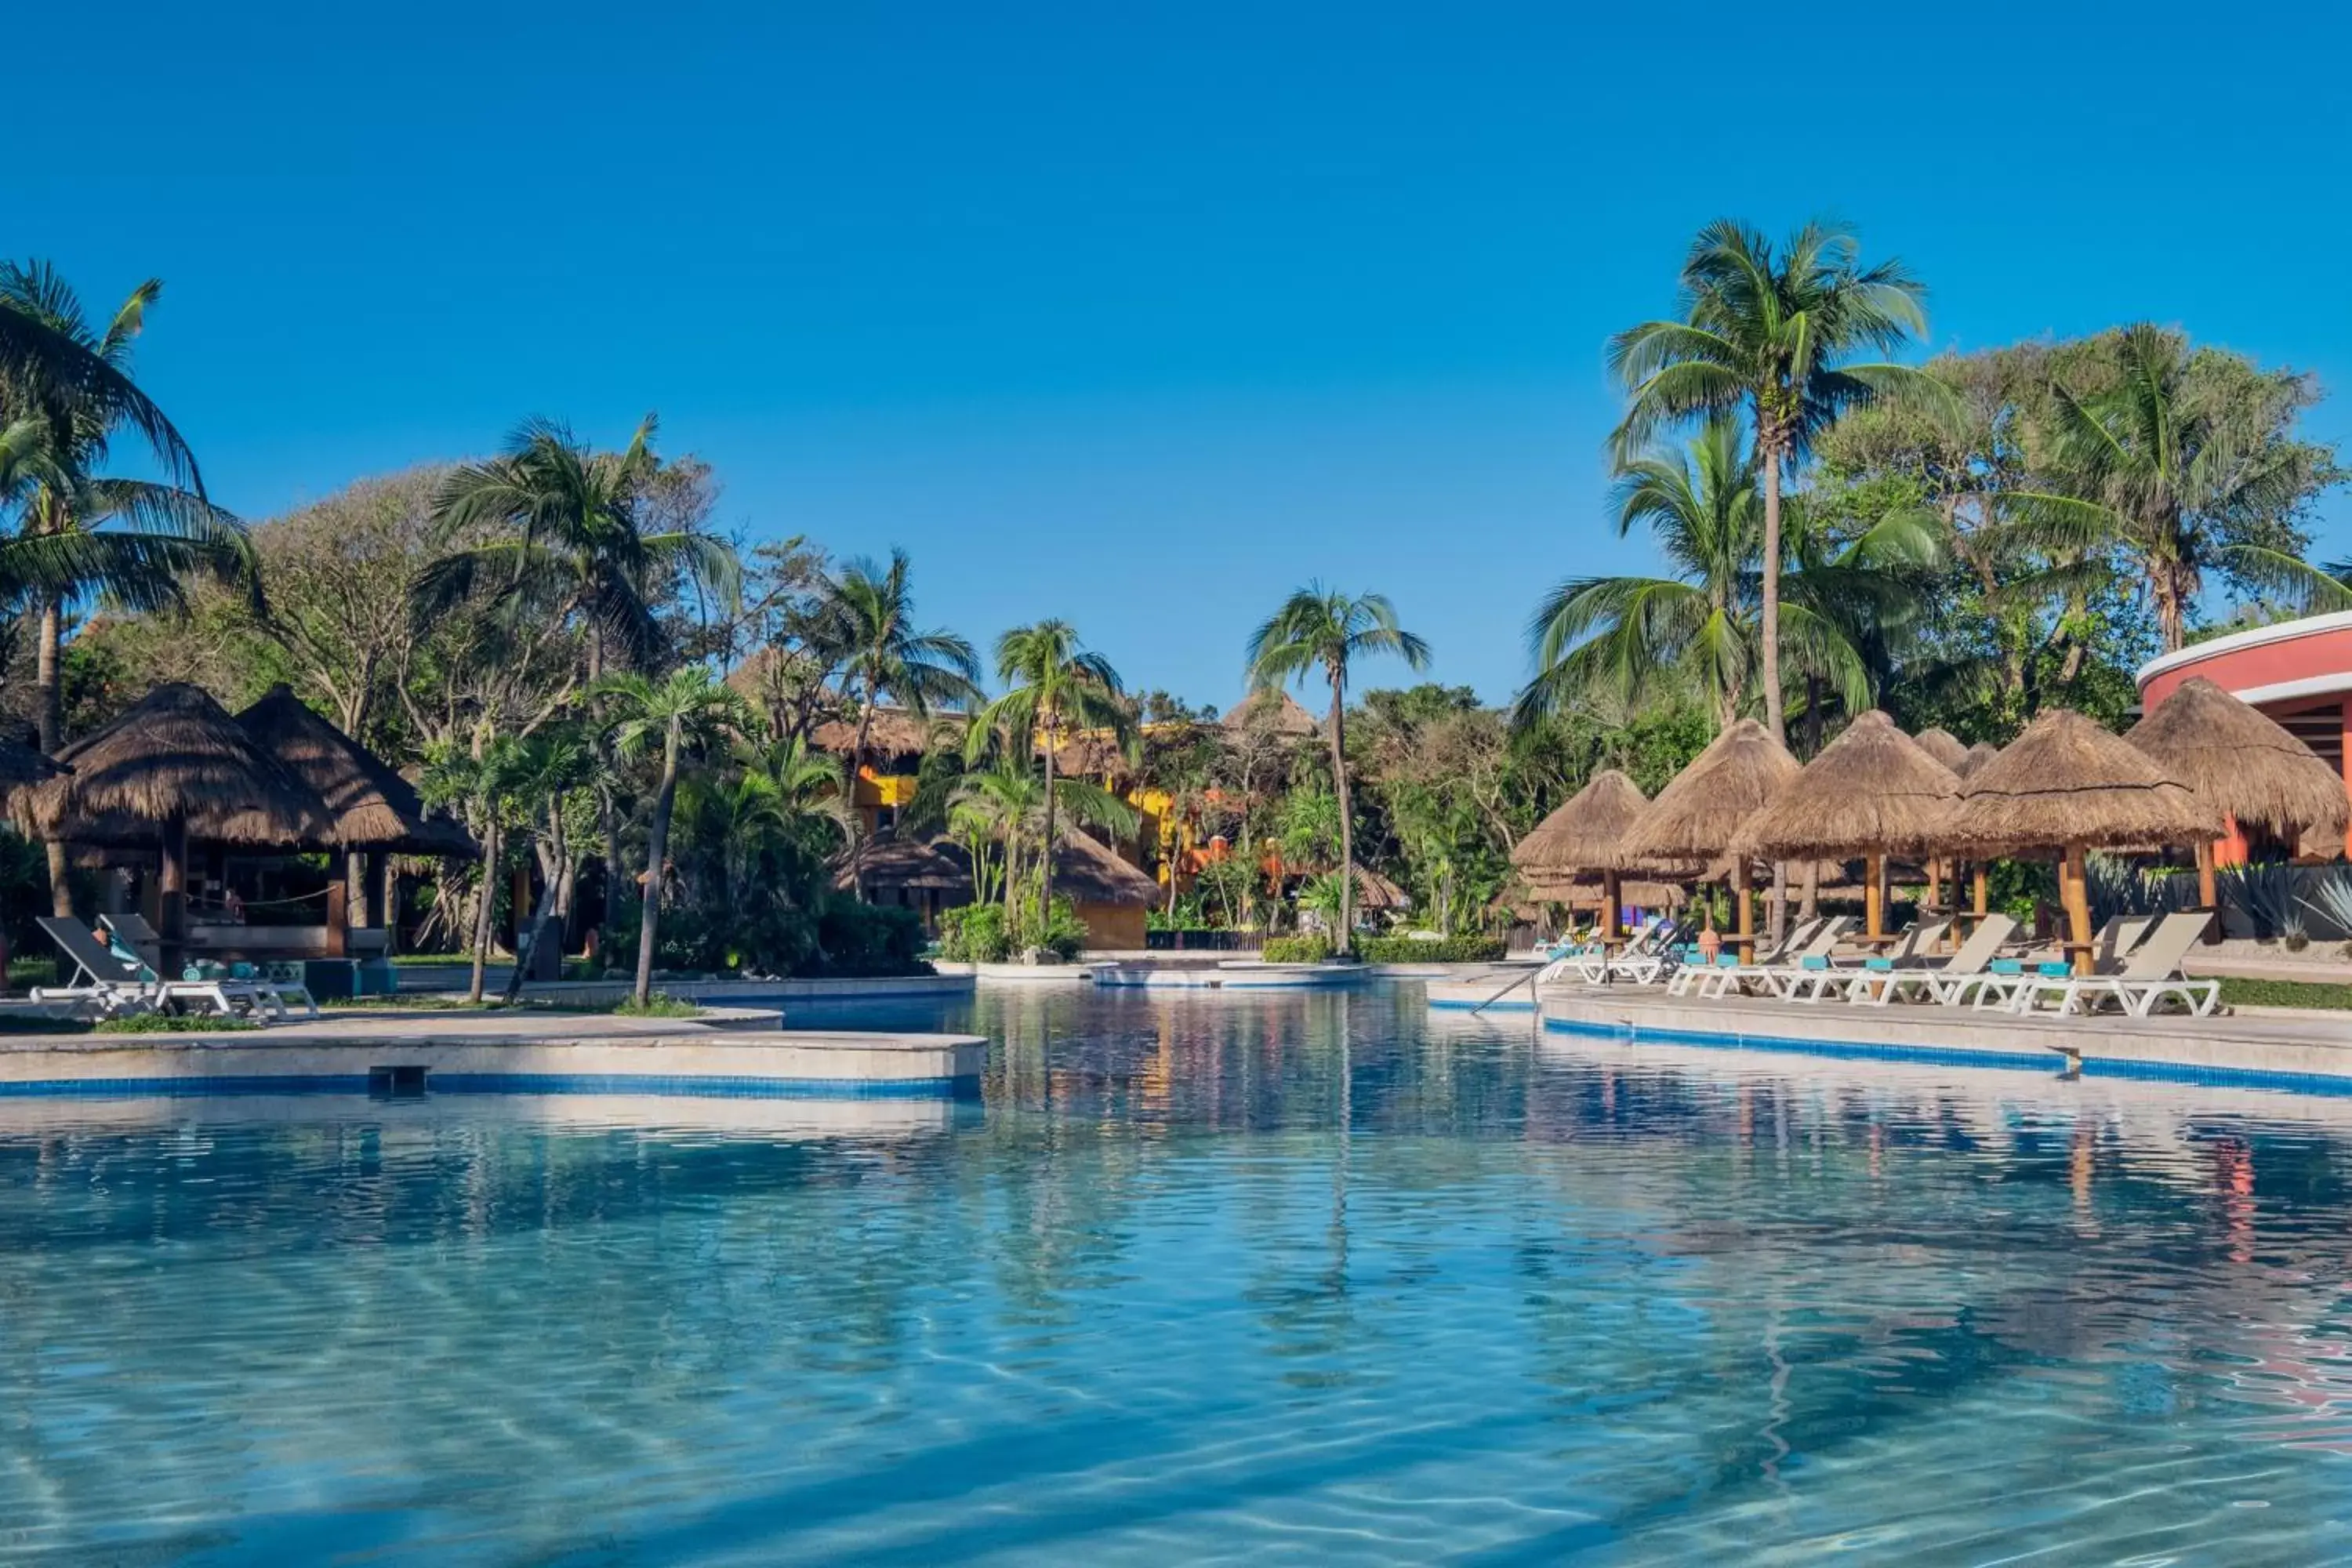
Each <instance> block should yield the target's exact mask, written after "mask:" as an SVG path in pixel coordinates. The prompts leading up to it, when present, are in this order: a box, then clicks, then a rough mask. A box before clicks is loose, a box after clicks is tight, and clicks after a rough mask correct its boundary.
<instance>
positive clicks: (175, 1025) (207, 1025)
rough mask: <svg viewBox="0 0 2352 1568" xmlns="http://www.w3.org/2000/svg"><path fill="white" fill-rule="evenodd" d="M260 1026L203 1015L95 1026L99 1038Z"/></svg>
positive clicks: (147, 1016) (140, 1016) (136, 1017)
mask: <svg viewBox="0 0 2352 1568" xmlns="http://www.w3.org/2000/svg"><path fill="white" fill-rule="evenodd" d="M259 1027H261V1026H260V1025H258V1024H257V1023H255V1022H254V1021H253V1020H252V1019H250V1018H231V1017H225V1016H221V1015H219V1014H214V1013H204V1014H194V1013H133V1014H131V1016H128V1017H124V1018H108V1019H106V1020H104V1021H103V1022H101V1023H100V1024H99V1025H98V1026H97V1029H96V1032H97V1033H99V1034H101V1035H196V1034H205V1035H210V1034H216V1033H219V1032H221V1031H224V1030H236V1029H257V1028H259Z"/></svg>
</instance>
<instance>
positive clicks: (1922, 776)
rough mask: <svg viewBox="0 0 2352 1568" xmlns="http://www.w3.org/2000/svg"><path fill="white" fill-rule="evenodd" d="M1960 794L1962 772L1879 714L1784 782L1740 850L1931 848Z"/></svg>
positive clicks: (1742, 836) (1807, 852)
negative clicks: (1945, 762) (1929, 752)
mask: <svg viewBox="0 0 2352 1568" xmlns="http://www.w3.org/2000/svg"><path fill="white" fill-rule="evenodd" d="M1959 790H1960V780H1959V775H1958V774H1957V773H1953V772H1952V770H1951V769H1949V768H1948V767H1946V766H1945V765H1944V764H1943V763H1939V762H1937V760H1936V759H1935V758H1933V757H1931V756H1929V755H1928V754H1927V752H1926V751H1925V750H1924V749H1923V748H1922V747H1921V746H1920V744H1919V742H1916V741H1914V740H1913V739H1912V738H1911V737H1910V736H1908V735H1906V734H1905V733H1904V732H1903V731H1900V730H1898V729H1896V728H1895V721H1894V720H1892V719H1889V718H1888V717H1887V716H1886V715H1885V714H1884V713H1881V712H1879V711H1878V710H1875V709H1873V710H1871V711H1870V712H1867V713H1864V714H1863V715H1861V716H1860V717H1859V718H1857V719H1855V720H1854V721H1853V723H1851V724H1849V725H1847V726H1846V727H1845V729H1844V731H1843V732H1842V733H1841V734H1840V735H1839V736H1838V738H1837V739H1836V740H1834V741H1832V742H1830V743H1829V744H1828V745H1826V746H1823V747H1822V752H1821V755H1819V756H1817V757H1815V758H1814V759H1813V760H1812V761H1811V762H1810V763H1806V764H1805V765H1804V767H1803V769H1802V770H1801V771H1800V772H1799V773H1798V774H1797V776H1796V777H1795V778H1793V779H1791V780H1790V781H1789V782H1788V783H1787V784H1783V785H1781V786H1780V790H1779V791H1778V792H1777V793H1775V794H1774V795H1773V796H1772V799H1771V801H1770V802H1769V804H1768V805H1766V806H1765V807H1764V809H1763V810H1761V811H1759V812H1758V813H1757V814H1756V815H1755V816H1751V817H1749V818H1748V820H1747V822H1746V823H1745V824H1743V825H1742V826H1741V827H1740V829H1739V832H1738V835H1737V837H1736V839H1735V843H1734V847H1735V849H1736V850H1738V852H1741V853H1745V854H1751V855H1759V856H1762V857H1764V858H1767V859H1775V860H1780V859H1788V858H1801V857H1815V856H1837V855H1851V854H1855V853H1869V854H1874V855H1883V854H1887V853H1890V852H1900V851H1906V850H1924V849H1926V848H1927V847H1930V846H1931V845H1933V844H1935V843H1936V842H1937V836H1938V835H1939V834H1940V833H1941V831H1942V828H1943V823H1944V818H1945V816H1947V815H1948V812H1949V811H1950V809H1951V805H1952V801H1953V798H1954V797H1955V796H1956V795H1958V794H1959Z"/></svg>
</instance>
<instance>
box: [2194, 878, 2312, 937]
mask: <svg viewBox="0 0 2352 1568" xmlns="http://www.w3.org/2000/svg"><path fill="white" fill-rule="evenodd" d="M2295 880H2296V878H2295V870H2294V867H2292V866H2231V867H2224V868H2222V869H2221V871H2220V872H2218V873H2217V874H2216V875H2215V877H2214V888H2215V890H2216V891H2217V892H2218V893H2219V894H2220V895H2221V907H2222V908H2223V909H2225V910H2237V911H2238V912H2239V913H2241V914H2242V915H2244V916H2245V917H2246V920H2247V921H2249V922H2250V923H2251V924H2252V926H2253V928H2254V936H2255V937H2256V939H2258V940H2263V941H2268V940H2273V939H2276V940H2282V941H2285V942H2292V943H2295V944H2297V945H2300V944H2301V942H2302V941H2303V937H2304V923H2303V901H2302V900H2300V899H2298V898H2297V897H2296V896H2295Z"/></svg>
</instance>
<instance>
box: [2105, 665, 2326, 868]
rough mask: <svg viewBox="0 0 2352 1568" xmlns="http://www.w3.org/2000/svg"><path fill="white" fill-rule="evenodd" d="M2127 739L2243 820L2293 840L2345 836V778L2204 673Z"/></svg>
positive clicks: (2211, 801)
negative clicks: (2307, 834) (2309, 836)
mask: <svg viewBox="0 0 2352 1568" xmlns="http://www.w3.org/2000/svg"><path fill="white" fill-rule="evenodd" d="M2124 739H2125V740H2126V741H2128V742H2131V743H2132V744H2133V745H2135V746H2137V747H2138V748H2139V749H2140V750H2141V751H2143V752H2147V754H2148V755H2149V756H2151V757H2153V758H2155V759H2156V761H2157V763H2158V765H2159V766H2160V767H2162V768H2163V769H2164V771H2165V772H2167V773H2170V774H2171V775H2172V776H2173V777H2175V778H2177V779H2179V781H2180V782H2181V783H2183V784H2187V785H2188V786H2189V788H2190V789H2192V790H2194V791H2195V792H2196V793H2197V795H2198V796H2199V797H2200V799H2202V800H2203V801H2204V802H2205V804H2206V805H2210V806H2211V807H2212V808H2213V809H2215V810H2217V811H2226V812H2228V813H2229V814H2230V815H2231V816H2233V817H2236V818H2237V819H2238V821H2239V822H2240V823H2242V824H2246V825H2249V826H2259V827H2262V828H2263V829H2265V830H2266V831H2268V832H2269V833H2271V834H2272V835H2273V836H2274V837H2280V838H2284V839H2286V840H2287V841H2288V842H2290V843H2293V842H2294V841H2295V840H2296V839H2298V838H2299V837H2301V836H2302V835H2304V834H2305V833H2311V834H2314V835H2315V836H2318V837H2327V838H2331V839H2334V840H2335V841H2336V843H2337V844H2338V845H2339V846H2340V845H2341V843H2342V842H2343V838H2344V821H2345V816H2346V815H2347V810H2352V802H2347V797H2346V795H2345V791H2344V781H2343V780H2342V779H2341V778H2339V777H2337V776H2336V770H2335V769H2334V768H2332V767H2329V766H2328V765H2327V764H2326V763H2324V762H2321V761H2320V760H2319V758H2318V756H2317V755H2316V754H2315V752H2313V751H2312V750H2311V748H2310V747H2308V746H2306V745H2305V744H2304V743H2303V742H2301V741H2298V740H2296V739H2295V738H2294V736H2293V735H2291V734H2289V733H2288V732H2287V731H2285V729H2284V728H2283V727H2282V726H2281V725H2279V724H2278V723H2277V722H2276V721H2273V719H2271V718H2270V716H2269V715H2267V714H2265V713H2263V712H2262V711H2261V710H2259V709H2256V708H2253V707H2252V706H2250V705H2249V704H2247V703H2244V702H2242V701H2240V700H2238V699H2236V698H2235V697H2232V696H2231V695H2230V694H2229V693H2228V692H2226V691H2224V690H2222V689H2221V688H2220V687H2218V686H2216V685H2214V684H2213V683H2212V682H2211V681H2210V680H2208V679H2205V678H2204V677H2203V676H2201V675H2195V676H2191V677H2189V679H2187V680H2185V681H2183V682H2181V684H2180V688H2179V689H2178V690H2176V691H2175V692H2173V694H2172V695H2171V696H2169V697H2168V698H2166V699H2165V700H2163V701H2162V702H2159V703H2158V704H2157V706H2156V710H2155V711H2154V712H2152V713H2150V714H2148V715H2147V717H2146V718H2145V719H2142V720H2141V721H2139V722H2138V723H2137V724H2135V725H2133V726H2132V727H2131V729H2129V730H2128V731H2125V733H2124Z"/></svg>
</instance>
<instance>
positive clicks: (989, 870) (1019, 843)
mask: <svg viewBox="0 0 2352 1568" xmlns="http://www.w3.org/2000/svg"><path fill="white" fill-rule="evenodd" d="M1048 765H1049V767H1050V760H1049V764H1048ZM1057 819H1058V820H1060V821H1064V822H1075V823H1076V824H1078V825H1079V826H1082V827H1101V828H1107V829H1108V830H1109V831H1111V832H1113V833H1133V832H1134V831H1135V829H1136V825H1137V824H1138V822H1139V820H1140V814H1139V812H1137V810H1136V809H1135V807H1133V806H1131V805H1129V804H1128V803H1127V802H1125V801H1123V800H1121V799H1119V798H1118V796H1117V795H1113V794H1111V793H1110V791H1108V790H1107V789H1105V788H1103V787H1102V786H1101V785H1100V784H1090V783H1088V782H1087V780H1085V779H1074V778H1068V777H1063V778H1053V777H1051V776H1050V773H1049V772H1048V771H1047V770H1045V769H1040V768H1038V767H1034V766H1032V765H1031V760H1030V759H1029V758H1027V757H1024V756H1023V755H1021V753H1020V752H1018V751H1017V750H1015V749H1013V747H1011V746H1009V745H1008V746H1003V747H1000V748H998V749H997V751H996V754H995V755H994V756H993V757H992V759H991V760H990V762H989V764H988V765H987V766H986V767H983V768H978V769H975V770H974V771H972V772H970V773H965V774H964V775H963V777H962V778H961V779H960V780H958V781H957V783H956V787H955V793H954V795H953V796H952V798H951V800H950V805H949V808H948V826H949V828H950V831H951V832H953V833H956V834H957V835H959V836H960V837H961V838H962V840H963V842H964V846H965V847H966V849H967V850H968V851H969V852H970V853H971V875H972V898H973V901H974V902H976V903H985V902H987V901H988V900H990V899H991V898H992V897H994V896H996V895H998V894H1000V893H1001V894H1002V895H1003V899H1004V916H1005V920H1006V921H1007V922H1008V923H1007V925H1006V927H1005V929H1006V930H1007V931H1013V930H1014V929H1015V928H1016V926H1017V924H1018V921H1017V920H1016V919H1015V916H1016V913H1017V910H1018V903H1017V900H1018V895H1019V893H1020V889H1021V887H1022V882H1023V868H1024V862H1025V860H1026V858H1027V857H1028V855H1029V853H1030V852H1031V851H1032V850H1033V849H1034V852H1035V854H1036V858H1037V859H1038V862H1039V875H1040V876H1041V877H1042V878H1046V879H1050V878H1051V876H1052V874H1053V871H1052V860H1053V842H1054V840H1053V834H1054V832H1055V827H1054V824H1055V821H1056V820H1057ZM990 844H994V845H996V846H997V847H998V853H999V856H1000V857H1001V858H1000V860H999V861H998V863H997V865H996V866H994V867H991V866H990V865H989V863H988V858H987V856H986V855H985V854H984V853H983V851H984V849H985V848H986V847H987V846H988V845H990ZM1047 907H1050V906H1049V905H1041V906H1040V910H1041V914H1040V919H1041V920H1042V919H1043V913H1042V911H1043V910H1044V909H1045V908H1047Z"/></svg>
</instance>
